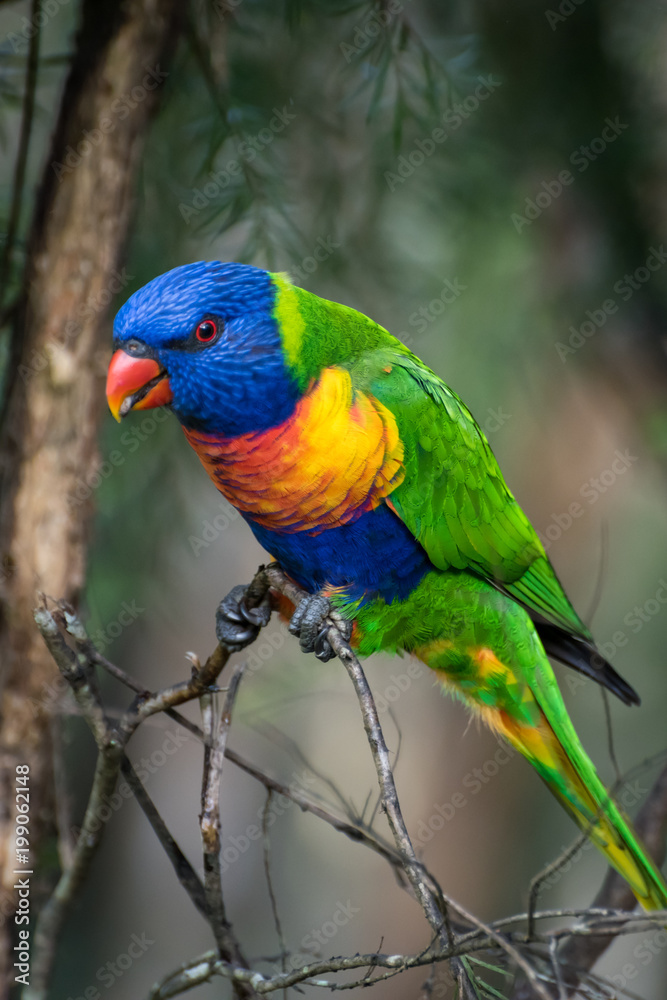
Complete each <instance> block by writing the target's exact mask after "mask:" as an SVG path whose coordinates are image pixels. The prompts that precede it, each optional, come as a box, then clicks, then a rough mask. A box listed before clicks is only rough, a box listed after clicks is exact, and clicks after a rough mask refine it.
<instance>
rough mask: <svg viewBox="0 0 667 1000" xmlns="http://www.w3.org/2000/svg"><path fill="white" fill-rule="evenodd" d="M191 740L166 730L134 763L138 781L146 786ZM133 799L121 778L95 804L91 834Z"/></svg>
mask: <svg viewBox="0 0 667 1000" xmlns="http://www.w3.org/2000/svg"><path fill="white" fill-rule="evenodd" d="M190 740H191V737H190V734H189V733H188V732H187V731H184V730H181V729H173V730H171V729H167V730H166V732H165V738H164V739H163V741H162V744H161V745H160V747H159V748H158V749H157V750H153V752H152V753H151V754H149V755H148V756H147V757H142V758H141V760H140V761H139V762H138V763H137V762H134V763H133V766H134V770H135V772H136V775H137V777H138V778H139V781H141V782H142V784H144V785H145V784H147V783H148V781H149V779H150V776H151V775H153V774H155V773H156V771H159V770H160V768H161V767H164V765H165V764H166V763H167V761H168V760H169V758H170V757H173V756H174V754H175V753H178V751H179V750H180V748H181V747H182V746H183V745H184V744H185V743H189V742H190ZM131 798H134V792H133V791H132V789H131V787H130V785H129V784H128V783H127V781H125V779H124V778H121V779H120V781H119V782H118V784H117V786H116V791H115V792H113V793H112V794H111V795H105V796H104V798H103V799H102V801H101V802H99V803H98V804H97V807H96V809H95V816H94V818H93V820H92V821H91V824H90V828H91V830H92V831H93V832H95V831H97V830H99V829H100V828H101V827H102V826H104V824H105V823H108V822H109V820H110V819H111V817H112V816H113V815H114V813H117V812H118V810H119V809H120V808H121V806H122V805H123V803H124V802H125V801H126V800H127V799H131ZM71 832H72V835H73V836H74V837H76V838H78V837H79V834H80V833H81V829H80V827H78V826H73V827H72V830H71Z"/></svg>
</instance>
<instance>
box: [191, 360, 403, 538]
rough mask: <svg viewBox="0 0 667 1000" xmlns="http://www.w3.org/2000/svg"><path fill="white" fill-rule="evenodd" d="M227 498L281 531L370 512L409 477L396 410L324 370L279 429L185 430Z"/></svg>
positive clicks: (341, 373)
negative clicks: (231, 433) (227, 433)
mask: <svg viewBox="0 0 667 1000" xmlns="http://www.w3.org/2000/svg"><path fill="white" fill-rule="evenodd" d="M185 435H186V437H187V438H188V441H189V442H190V444H191V445H192V447H193V448H194V449H195V451H196V452H197V454H198V455H199V458H200V460H201V462H202V464H203V465H204V467H205V469H206V471H207V472H208V474H209V476H210V477H211V479H212V480H213V482H214V483H215V485H216V486H217V488H218V489H219V490H220V492H221V493H223V494H224V495H225V496H226V497H227V499H228V500H229V501H230V503H232V504H233V505H234V506H235V507H237V508H238V509H239V510H240V511H242V512H243V513H246V514H249V515H250V516H251V517H252V518H253V519H254V520H255V521H257V522H258V523H259V524H262V525H264V526H265V527H267V528H272V529H273V530H276V531H300V530H301V531H302V530H315V531H318V530H321V529H322V528H325V527H327V526H332V525H335V524H345V523H347V522H349V521H352V520H354V519H356V518H357V517H359V515H360V514H362V513H363V512H364V511H366V510H370V509H372V508H373V507H375V506H377V504H378V503H379V502H380V501H381V500H382V498H383V497H386V496H388V495H389V493H391V491H392V490H393V489H394V488H395V487H396V486H397V485H398V484H399V483H400V482H401V481H402V479H403V475H404V472H403V466H402V461H403V445H402V443H401V440H400V438H399V435H398V428H397V427H396V421H395V419H394V416H393V414H392V413H391V412H390V411H389V410H388V409H387V408H386V407H385V406H383V404H382V403H380V402H379V400H377V399H375V398H374V397H373V396H371V395H368V394H365V393H360V392H355V391H354V390H353V388H352V382H351V379H350V374H349V372H348V371H346V370H345V369H343V368H326V369H325V370H324V371H323V372H322V374H321V376H320V378H319V379H318V380H317V382H316V383H315V384H314V385H313V387H312V388H311V389H310V391H309V392H308V393H307V394H306V395H305V396H304V397H303V398H302V399H301V400H300V401H299V402H298V403H297V405H296V408H295V411H294V413H293V414H292V416H291V417H290V418H289V419H288V420H286V421H285V422H284V423H282V424H280V425H279V426H278V427H273V428H270V429H269V430H267V431H263V432H261V433H257V434H242V435H240V436H238V437H234V438H223V437H219V436H217V435H213V434H205V433H202V432H200V431H188V430H186V431H185Z"/></svg>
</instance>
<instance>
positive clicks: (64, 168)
mask: <svg viewBox="0 0 667 1000" xmlns="http://www.w3.org/2000/svg"><path fill="white" fill-rule="evenodd" d="M144 68H145V70H146V75H145V76H144V78H143V80H142V81H141V83H140V84H137V85H136V86H134V87H132V90H130V91H129V92H128V93H126V94H122V95H121V96H120V97H116V98H115V99H114V100H113V101H112V102H111V104H110V105H109V107H108V109H107V112H106V114H104V115H103V117H102V118H100V120H99V121H98V123H97V128H93V129H84V130H83V132H82V135H83V138H82V139H81V140H80V141H79V142H78V143H77V144H76V148H74V146H68V147H67V148H66V150H65V157H64V159H63V160H62V162H60V161H58V160H54V161H53V162H52V163H51V169H52V170H53V172H54V174H55V175H56V177H57V178H58V181H59V183H62V180H63V178H64V177H65V176H66V174H70V173H72V171H73V170H76V168H77V167H78V166H79V164H80V163H81V162H82V160H83V159H84V158H85V157H86V156H89V155H90V153H91V152H92V150H93V149H94V148H95V146H99V145H100V143H101V142H102V140H103V139H104V136H105V135H108V134H109V133H110V132H113V131H114V130H115V129H116V128H117V127H118V122H121V121H124V120H125V119H126V118H128V117H129V115H131V114H132V112H133V111H134V110H135V109H136V108H138V107H139V105H140V104H141V103H142V102H143V101H145V100H146V98H147V97H148V95H149V93H150V92H151V91H153V90H156V89H157V88H158V87H159V86H160V84H161V83H163V82H164V80H166V79H167V77H168V76H169V73H168V72H167V70H163V69H160V64H159V63H158V64H157V66H154V67H153V68H149V67H148V66H146V67H144Z"/></svg>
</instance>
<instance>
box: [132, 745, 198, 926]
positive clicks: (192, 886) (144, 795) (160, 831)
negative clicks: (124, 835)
mask: <svg viewBox="0 0 667 1000" xmlns="http://www.w3.org/2000/svg"><path fill="white" fill-rule="evenodd" d="M121 771H122V772H123V777H124V778H125V780H126V781H127V783H128V785H129V786H130V788H131V789H132V793H133V795H134V797H135V799H136V800H137V802H138V803H139V805H140V807H141V809H142V810H143V813H144V815H145V816H146V819H147V820H148V822H149V823H150V825H151V826H152V828H153V832H154V833H155V836H156V837H157V838H158V840H159V841H160V843H161V845H162V847H163V849H164V852H165V854H166V855H167V857H168V858H169V860H170V861H171V863H172V866H173V869H174V871H175V873H176V877H177V878H178V881H179V882H180V883H181V885H182V886H183V888H184V889H185V891H186V892H187V894H188V896H189V897H190V899H191V900H192V903H193V904H194V906H195V907H196V908H197V909H198V910H199V912H200V913H201V915H202V916H203V917H204V918H205V919H208V911H207V908H206V893H205V892H204V886H203V885H202V883H201V880H200V878H199V876H198V875H197V873H196V871H195V870H194V868H193V867H192V865H191V864H190V862H189V861H188V859H187V858H186V857H185V855H184V854H183V851H182V850H181V849H180V847H179V846H178V844H177V843H176V841H175V840H174V838H173V837H172V835H171V833H170V832H169V830H168V829H167V825H166V823H165V822H164V820H163V819H162V816H160V813H159V812H158V810H157V809H156V807H155V805H154V803H153V800H152V799H151V797H150V795H149V794H148V792H147V791H146V789H145V788H144V786H143V784H142V782H141V780H140V778H139V776H138V775H137V772H136V771H135V770H134V768H133V766H132V764H131V762H130V759H129V758H128V757H127V756H125V754H124V755H123V757H122V759H121Z"/></svg>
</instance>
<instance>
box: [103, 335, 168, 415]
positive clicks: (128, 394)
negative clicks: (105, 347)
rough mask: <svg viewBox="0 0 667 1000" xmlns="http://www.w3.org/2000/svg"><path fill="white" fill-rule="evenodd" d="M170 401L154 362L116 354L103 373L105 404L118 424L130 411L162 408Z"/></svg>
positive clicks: (165, 382)
mask: <svg viewBox="0 0 667 1000" xmlns="http://www.w3.org/2000/svg"><path fill="white" fill-rule="evenodd" d="M171 399H172V395H171V386H170V385H169V379H168V378H167V373H166V372H165V370H164V368H160V366H159V364H158V363H157V361H154V360H153V359H152V358H133V357H132V355H130V354H126V352H125V351H116V353H115V354H114V356H113V357H112V359H111V363H110V364H109V372H108V374H107V402H108V404H109V409H110V410H111V412H112V413H113V415H114V417H115V418H116V420H118V422H119V423H120V420H121V418H122V417H124V416H125V415H126V414H127V413H129V412H130V410H150V409H152V408H153V407H155V406H166V405H167V403H171Z"/></svg>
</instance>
